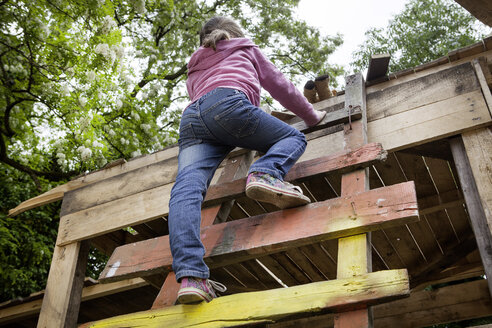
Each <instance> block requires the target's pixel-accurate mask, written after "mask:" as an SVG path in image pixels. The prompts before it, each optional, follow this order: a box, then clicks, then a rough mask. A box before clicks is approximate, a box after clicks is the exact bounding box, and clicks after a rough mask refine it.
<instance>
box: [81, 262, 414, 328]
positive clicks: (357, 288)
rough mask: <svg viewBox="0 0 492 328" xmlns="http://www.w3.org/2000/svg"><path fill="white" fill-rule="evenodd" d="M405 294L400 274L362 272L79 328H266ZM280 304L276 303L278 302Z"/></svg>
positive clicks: (405, 285)
mask: <svg viewBox="0 0 492 328" xmlns="http://www.w3.org/2000/svg"><path fill="white" fill-rule="evenodd" d="M408 295H409V289H408V276H407V274H406V270H391V271H380V272H375V273H368V274H365V275H360V276H357V277H352V278H346V279H337V280H331V281H322V282H315V283H310V284H305V285H301V286H295V287H290V288H279V289H271V290H267V291H260V292H250V293H240V294H235V295H230V296H223V297H219V298H217V299H214V300H213V301H212V302H210V303H201V304H199V305H177V306H173V307H168V308H164V309H158V310H150V311H144V312H138V313H133V314H128V315H123V316H118V317H114V318H110V319H106V320H101V321H97V322H93V323H89V324H86V325H85V327H92V328H96V327H107V328H110V327H121V325H124V326H125V327H176V328H178V327H190V326H193V327H210V328H212V327H224V326H229V327H230V326H235V325H242V324H255V323H268V322H274V321H276V320H279V319H281V318H284V317H287V316H292V315H303V314H304V315H308V314H312V313H316V312H321V311H323V310H327V309H351V308H357V307H359V306H361V304H364V305H367V304H376V303H379V302H383V301H388V300H391V299H395V298H401V297H405V296H408ZM278 300H282V302H278Z"/></svg>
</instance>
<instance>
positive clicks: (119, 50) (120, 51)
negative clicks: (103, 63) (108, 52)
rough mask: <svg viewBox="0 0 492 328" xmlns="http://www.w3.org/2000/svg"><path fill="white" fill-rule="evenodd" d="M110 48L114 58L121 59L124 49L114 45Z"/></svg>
mask: <svg viewBox="0 0 492 328" xmlns="http://www.w3.org/2000/svg"><path fill="white" fill-rule="evenodd" d="M112 48H113V51H114V53H115V55H116V58H118V59H121V58H123V56H124V55H125V47H122V46H117V45H114V46H113V47H112Z"/></svg>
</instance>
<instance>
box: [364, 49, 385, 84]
mask: <svg viewBox="0 0 492 328" xmlns="http://www.w3.org/2000/svg"><path fill="white" fill-rule="evenodd" d="M390 59H391V56H390V55H389V54H376V55H372V56H371V59H370V60H369V68H368V69H367V74H366V81H372V80H377V79H380V78H382V77H386V76H387V75H388V66H389V62H390Z"/></svg>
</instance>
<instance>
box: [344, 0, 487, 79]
mask: <svg viewBox="0 0 492 328" xmlns="http://www.w3.org/2000/svg"><path fill="white" fill-rule="evenodd" d="M485 30H486V29H485V27H484V25H483V24H481V23H479V22H478V21H477V19H476V18H474V17H473V16H472V15H470V14H469V13H468V12H467V11H466V10H465V9H463V8H462V7H461V6H460V5H458V4H457V3H456V2H454V1H452V0H425V1H422V0H410V1H409V2H408V3H407V4H406V6H405V9H404V10H403V12H401V13H400V14H397V15H395V16H394V18H393V19H392V20H391V21H390V22H389V25H388V26H387V27H386V28H371V29H369V30H368V31H367V32H366V34H365V35H366V40H365V41H364V43H363V44H361V45H360V46H359V49H358V50H357V51H355V52H354V54H353V57H354V61H353V62H352V63H351V66H352V68H353V69H354V70H359V71H361V70H364V69H366V68H367V65H368V63H369V58H370V57H371V55H372V54H381V53H389V54H390V55H391V62H390V71H391V72H396V71H399V70H403V69H406V68H411V67H415V66H418V65H420V64H423V63H426V62H429V61H432V60H434V59H437V58H439V57H442V56H445V55H447V54H448V52H449V51H452V50H454V49H458V48H461V47H464V46H467V45H469V44H472V43H474V42H477V41H478V40H480V39H481V38H483V37H484V33H485Z"/></svg>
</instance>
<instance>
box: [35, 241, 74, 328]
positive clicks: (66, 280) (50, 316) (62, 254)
mask: <svg viewBox="0 0 492 328" xmlns="http://www.w3.org/2000/svg"><path fill="white" fill-rule="evenodd" d="M81 244H82V242H76V243H72V244H70V245H66V246H55V250H54V252H53V260H52V261H51V267H50V272H49V275H48V282H47V289H46V292H45V294H44V297H43V304H42V307H41V314H40V316H39V321H38V325H37V327H38V328H52V327H60V328H61V327H65V322H67V320H68V321H70V320H69V319H70V318H67V316H68V314H69V303H70V294H71V291H72V288H73V285H74V283H76V282H74V278H75V272H76V270H77V263H78V260H79V253H80V248H81V247H80V246H81ZM75 319H76V318H75Z"/></svg>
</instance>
